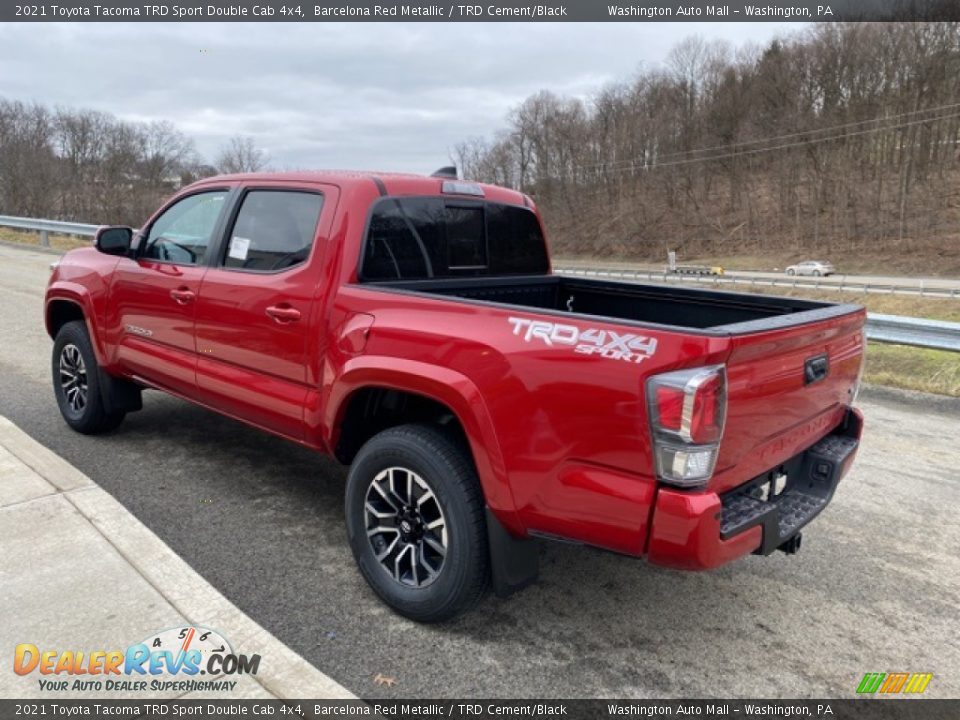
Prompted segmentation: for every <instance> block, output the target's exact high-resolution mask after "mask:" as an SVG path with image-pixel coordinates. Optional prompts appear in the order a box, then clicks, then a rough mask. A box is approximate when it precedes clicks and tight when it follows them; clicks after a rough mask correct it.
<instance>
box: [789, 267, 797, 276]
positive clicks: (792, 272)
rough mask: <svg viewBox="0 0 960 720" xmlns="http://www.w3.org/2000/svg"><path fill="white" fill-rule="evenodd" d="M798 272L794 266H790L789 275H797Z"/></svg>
mask: <svg viewBox="0 0 960 720" xmlns="http://www.w3.org/2000/svg"><path fill="white" fill-rule="evenodd" d="M796 274H797V271H796V270H794V269H793V268H790V269H788V270H787V275H796Z"/></svg>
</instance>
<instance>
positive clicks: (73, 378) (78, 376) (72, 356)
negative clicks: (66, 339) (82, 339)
mask: <svg viewBox="0 0 960 720" xmlns="http://www.w3.org/2000/svg"><path fill="white" fill-rule="evenodd" d="M60 388H61V389H62V390H63V396H64V398H66V401H67V405H69V406H70V409H71V410H72V411H73V412H76V413H82V412H83V410H84V408H85V407H86V406H87V366H86V364H85V363H84V362H83V355H81V354H80V348H78V347H77V346H76V345H74V344H73V343H68V344H67V345H64V346H63V349H62V350H61V351H60Z"/></svg>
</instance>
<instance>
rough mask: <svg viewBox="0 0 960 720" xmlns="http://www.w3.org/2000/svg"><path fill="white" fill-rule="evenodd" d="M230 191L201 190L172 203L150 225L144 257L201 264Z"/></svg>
mask: <svg viewBox="0 0 960 720" xmlns="http://www.w3.org/2000/svg"><path fill="white" fill-rule="evenodd" d="M226 197H227V192H226V191H225V190H218V191H216V192H205V193H197V194H196V195H189V196H187V197H185V198H183V200H180V201H179V202H177V203H175V204H174V205H171V206H170V207H169V208H167V209H166V210H165V211H164V212H163V214H162V215H160V217H158V218H157V219H156V221H155V222H154V223H153V225H152V226H151V227H150V232H149V234H148V235H147V240H146V244H145V248H144V251H143V255H142V257H145V258H150V259H153V260H164V261H166V262H173V263H177V264H180V265H199V264H200V263H202V262H203V256H204V254H205V253H206V251H207V247H209V245H210V239H211V237H212V236H213V231H214V228H215V227H216V225H217V220H218V219H219V218H220V213H221V212H222V211H223V207H224V201H225V200H226Z"/></svg>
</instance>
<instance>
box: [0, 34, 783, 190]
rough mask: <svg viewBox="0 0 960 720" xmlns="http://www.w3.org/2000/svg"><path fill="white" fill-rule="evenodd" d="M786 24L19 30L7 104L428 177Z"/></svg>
mask: <svg viewBox="0 0 960 720" xmlns="http://www.w3.org/2000/svg"><path fill="white" fill-rule="evenodd" d="M791 27H792V28H796V27H797V26H796V25H792V26H790V25H786V24H778V23H770V24H758V23H742V24H741V23H713V24H707V23H702V24H701V23H596V24H586V23H581V24H572V23H571V24H556V23H550V24H547V23H543V24H520V23H499V24H497V23H492V24H460V23H444V24H441V23H422V24H416V23H356V24H354V23H332V24H319V23H303V24H289V25H287V24H269V23H266V24H242V23H223V24H210V23H198V24H165V23H151V24H148V23H143V24H114V23H102V24H96V23H77V24H60V25H49V24H46V25H40V24H13V23H9V24H6V25H3V26H0V96H3V97H6V98H9V99H17V100H36V101H38V102H41V103H44V104H47V105H61V106H71V107H88V108H93V109H96V110H102V111H106V112H110V113H113V114H114V115H117V116H118V117H121V118H124V119H131V120H169V121H171V122H173V123H174V124H176V125H177V126H178V127H179V128H180V129H182V130H183V131H184V132H186V133H188V134H189V135H190V136H191V137H193V138H194V140H195V141H196V145H197V149H198V150H199V151H200V153H201V154H202V155H204V156H205V157H207V158H211V159H212V158H213V157H214V156H215V155H216V153H217V150H218V148H219V147H220V145H221V144H222V143H223V142H224V141H225V140H226V139H227V138H228V137H230V136H232V135H238V134H242V135H250V136H252V137H253V138H254V139H255V140H256V142H257V143H258V144H259V145H260V146H261V147H263V148H265V149H266V150H267V151H268V153H269V154H270V157H271V162H272V164H274V165H277V166H280V167H297V168H314V167H338V168H376V169H382V170H408V171H414V172H428V171H431V170H433V169H435V168H436V167H438V166H440V165H442V164H444V163H446V161H447V158H448V150H449V148H451V147H452V146H453V145H454V144H455V143H457V142H459V141H461V140H463V139H465V138H467V137H471V136H477V135H483V136H488V135H489V134H490V133H492V132H493V131H494V130H496V129H497V128H498V127H500V126H501V125H502V121H503V117H504V115H505V114H506V112H507V111H508V110H509V109H510V108H511V107H513V106H514V105H516V104H517V103H518V102H520V101H522V100H523V99H524V98H525V97H526V96H528V95H530V94H531V93H533V92H536V91H537V90H540V89H549V90H552V91H554V92H556V93H559V94H565V95H577V96H581V97H589V95H590V94H591V93H592V92H593V91H595V90H596V89H598V88H599V87H600V86H602V85H603V84H604V83H606V82H609V81H611V80H615V79H621V78H625V77H628V76H629V75H630V74H631V73H632V72H635V71H636V69H637V68H638V67H650V66H656V65H657V64H659V63H660V62H662V60H663V59H664V57H665V56H666V54H667V52H668V51H669V49H670V48H671V47H672V46H673V45H674V44H675V43H676V42H678V41H679V40H681V39H682V38H684V37H686V36H688V35H701V36H703V37H705V38H710V39H713V38H720V39H724V40H727V41H729V42H731V43H732V44H733V45H741V44H743V43H745V42H748V41H754V42H764V41H766V40H768V39H770V38H772V37H774V36H775V35H777V34H783V33H785V32H788V31H789V30H790V29H791Z"/></svg>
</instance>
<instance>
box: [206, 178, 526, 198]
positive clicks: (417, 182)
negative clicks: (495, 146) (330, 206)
mask: <svg viewBox="0 0 960 720" xmlns="http://www.w3.org/2000/svg"><path fill="white" fill-rule="evenodd" d="M450 179H451V178H442V177H431V176H428V175H416V174H413V173H398V172H377V171H373V170H369V171H365V170H294V171H282V172H255V173H238V174H233V175H217V176H215V177H209V178H204V179H203V180H202V181H201V182H202V183H204V184H208V183H211V182H217V181H221V182H222V181H230V182H236V181H243V182H247V183H250V182H315V183H326V184H330V185H336V186H338V187H340V188H343V189H348V188H350V187H352V186H356V185H358V184H360V183H378V182H379V183H381V184H382V185H383V186H384V187H385V188H386V191H387V194H388V195H439V194H440V193H441V187H442V185H443V182H444V181H445V180H450ZM459 182H471V181H468V180H462V181H459ZM471 184H474V185H479V186H480V187H482V188H483V190H484V197H485V199H487V200H495V201H497V202H504V203H510V204H516V205H524V204H530V205H532V202H531V201H530V200H529V198H527V196H525V195H524V194H523V193H521V192H519V191H517V190H512V189H510V188H504V187H500V186H498V185H488V184H485V183H472V182H471ZM464 197H471V196H467V195H465V196H464Z"/></svg>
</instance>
